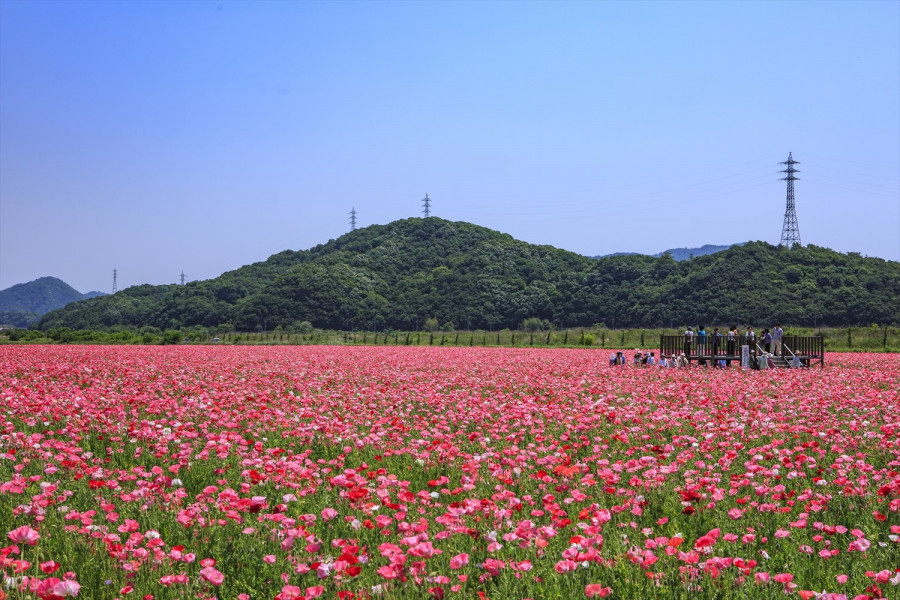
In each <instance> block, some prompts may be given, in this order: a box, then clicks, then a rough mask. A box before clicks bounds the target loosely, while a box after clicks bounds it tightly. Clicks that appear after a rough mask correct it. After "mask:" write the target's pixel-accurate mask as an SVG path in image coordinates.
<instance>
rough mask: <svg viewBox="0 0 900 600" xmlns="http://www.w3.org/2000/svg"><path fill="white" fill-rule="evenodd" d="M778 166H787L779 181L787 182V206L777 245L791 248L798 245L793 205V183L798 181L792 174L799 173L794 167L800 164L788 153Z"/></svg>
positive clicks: (795, 213)
mask: <svg viewBox="0 0 900 600" xmlns="http://www.w3.org/2000/svg"><path fill="white" fill-rule="evenodd" d="M779 164H782V165H787V169H785V170H783V171H781V172H782V173H786V174H787V177H782V178H781V181H787V206H786V207H785V209H784V225H783V226H782V227H781V242H779V245H780V246H784V247H786V248H793V247H794V244H800V226H799V225H798V224H797V207H796V205H795V204H794V181H795V180H797V179H800V178H799V177H795V176H794V173H799V172H800V171H798V170H797V169H795V168H794V165H799V164H800V163H799V162H797V161H796V160H794V157H793V155H792V153H790V152H788V159H787V160H786V161H784V162H782V163H779Z"/></svg>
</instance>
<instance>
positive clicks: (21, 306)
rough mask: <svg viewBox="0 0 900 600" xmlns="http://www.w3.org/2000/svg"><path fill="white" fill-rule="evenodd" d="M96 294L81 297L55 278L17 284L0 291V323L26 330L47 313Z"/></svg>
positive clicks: (42, 278) (98, 293)
mask: <svg viewBox="0 0 900 600" xmlns="http://www.w3.org/2000/svg"><path fill="white" fill-rule="evenodd" d="M98 295H103V294H101V293H100V292H88V293H87V294H82V293H81V292H79V291H78V290H76V289H75V288H73V287H72V286H70V285H69V284H68V283H66V282H65V281H63V280H61V279H57V278H56V277H41V278H40V279H35V280H34V281H30V282H28V283H19V284H17V285H14V286H12V287H8V288H6V289H5V290H2V291H0V324H7V325H15V326H17V327H27V326H29V325H30V324H32V323H34V322H37V321H38V320H39V319H40V317H41V315H43V314H45V313H48V312H50V311H51V310H56V309H57V308H62V307H63V306H66V305H67V304H69V303H71V302H77V301H78V300H83V299H85V298H93V297H96V296H98Z"/></svg>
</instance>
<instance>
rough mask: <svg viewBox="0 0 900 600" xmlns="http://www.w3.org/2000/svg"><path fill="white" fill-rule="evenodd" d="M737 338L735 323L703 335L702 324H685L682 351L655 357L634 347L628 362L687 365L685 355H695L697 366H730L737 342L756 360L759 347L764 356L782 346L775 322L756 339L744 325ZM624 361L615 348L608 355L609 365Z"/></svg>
mask: <svg viewBox="0 0 900 600" xmlns="http://www.w3.org/2000/svg"><path fill="white" fill-rule="evenodd" d="M741 337H742V336H741V335H740V334H738V328H737V326H735V325H732V326H731V327H730V328H729V329H728V331H727V332H725V333H724V334H723V333H721V332H720V331H719V328H718V327H714V328H713V330H712V333H711V334H707V332H706V327H705V326H702V325H701V326H700V327H699V328H698V329H697V331H696V332H695V331H694V330H693V328H691V327H688V328H687V330H686V331H685V332H684V351H683V352H682V353H681V354H680V355H676V354H675V353H673V354H671V355H669V356H666V355H665V354H660V356H659V358H657V357H656V352H646V353H645V352H643V351H641V350H640V349H637V348H636V349H635V353H634V357H633V358H632V360H631V361H630V363H631V364H632V365H636V366H641V365H647V366H659V367H670V368H679V367H686V366H688V365H689V364H690V360H689V358H688V357H691V356H699V357H700V359H699V362H700V364H701V365H704V364H712V366H713V367H714V368H717V367H727V366H730V365H731V361H732V360H735V359H737V357H738V356H739V353H740V350H739V348H738V342H740V343H741V344H746V345H747V346H749V349H750V354H751V356H752V357H753V359H756V357H757V355H758V354H759V351H760V350H761V351H762V353H763V354H765V355H768V356H771V355H775V356H781V355H782V354H783V349H784V346H783V344H782V340H783V338H784V330H783V329H782V328H781V325H780V324H779V323H775V326H774V327H773V328H772V330H769V329H763V331H762V334H761V336H760V338H759V339H758V340H757V337H756V332H755V331H754V330H753V327H752V326H749V327H747V331H746V332H745V333H744V334H743V339H741ZM758 344H762V346H761V347H760V346H759V345H758ZM706 357H709V358H706ZM628 363H629V361H628V360H627V358H626V357H625V353H624V352H621V351H619V352H616V353H615V354H610V356H609V365H610V366H615V365H625V364H628Z"/></svg>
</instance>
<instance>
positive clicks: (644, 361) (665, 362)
mask: <svg viewBox="0 0 900 600" xmlns="http://www.w3.org/2000/svg"><path fill="white" fill-rule="evenodd" d="M624 364H627V361H626V359H625V353H624V352H621V351H619V352H616V353H615V354H610V355H609V366H611V367H612V366H615V365H624ZM631 364H633V365H636V366H642V365H647V366H650V367H654V366H656V367H671V368H673V369H674V368H678V367H686V366H687V365H688V360H687V357H686V356H685V355H684V354H682V355H681V356H675V355H674V354H673V355H672V356H671V357H667V356H666V355H665V354H660V355H659V358H656V352H652V351H651V352H642V351H641V350H640V349H638V348H635V351H634V358H633V359H632V361H631Z"/></svg>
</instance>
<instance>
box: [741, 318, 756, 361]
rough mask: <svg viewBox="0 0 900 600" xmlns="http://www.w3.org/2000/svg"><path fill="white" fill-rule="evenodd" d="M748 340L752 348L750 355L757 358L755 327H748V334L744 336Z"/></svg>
mask: <svg viewBox="0 0 900 600" xmlns="http://www.w3.org/2000/svg"><path fill="white" fill-rule="evenodd" d="M744 337H745V338H746V339H747V345H748V346H750V354H752V355H753V356H756V333H755V332H754V331H753V325H747V333H745V334H744Z"/></svg>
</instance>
